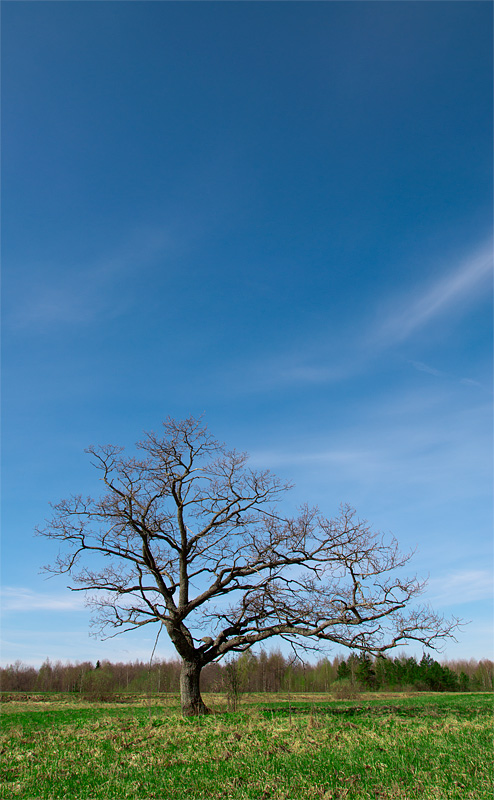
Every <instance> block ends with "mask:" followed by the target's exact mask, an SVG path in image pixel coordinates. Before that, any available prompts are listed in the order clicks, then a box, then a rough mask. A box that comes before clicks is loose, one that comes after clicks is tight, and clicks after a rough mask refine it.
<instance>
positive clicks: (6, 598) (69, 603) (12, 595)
mask: <svg viewBox="0 0 494 800" xmlns="http://www.w3.org/2000/svg"><path fill="white" fill-rule="evenodd" d="M0 597H1V605H2V608H3V610H4V611H29V612H31V613H32V612H35V611H81V610H83V609H84V607H85V599H84V593H82V592H76V593H74V592H70V591H68V590H67V591H66V592H64V593H63V594H44V593H41V592H35V591H33V590H32V589H26V588H24V587H22V586H4V587H3V588H2V590H1V592H0Z"/></svg>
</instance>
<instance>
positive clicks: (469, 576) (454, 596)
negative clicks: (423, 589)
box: [425, 569, 493, 606]
mask: <svg viewBox="0 0 494 800" xmlns="http://www.w3.org/2000/svg"><path fill="white" fill-rule="evenodd" d="M492 587H493V574H492V571H491V570H487V569H462V570H456V571H455V572H451V573H450V574H449V575H445V576H443V577H441V578H432V579H431V580H429V582H428V586H427V596H426V598H425V599H426V600H427V601H428V602H430V603H431V605H433V606H449V605H463V604H465V603H475V602H478V601H482V600H487V601H491V600H492V597H493V588H492Z"/></svg>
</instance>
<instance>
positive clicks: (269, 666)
mask: <svg viewBox="0 0 494 800" xmlns="http://www.w3.org/2000/svg"><path fill="white" fill-rule="evenodd" d="M179 680H180V661H178V660H171V661H164V660H156V661H154V662H153V663H152V664H151V666H150V665H149V663H146V662H144V661H134V662H133V663H129V664H123V663H117V664H113V663H111V662H110V661H101V662H100V661H97V662H96V664H93V663H91V662H89V661H85V662H83V663H75V664H72V663H65V664H63V663H62V662H61V661H57V662H55V663H52V662H51V661H50V660H49V659H47V660H46V661H45V662H44V663H43V664H42V665H41V667H40V668H39V669H35V668H34V667H30V666H27V665H25V664H23V663H22V662H21V661H16V662H15V664H10V665H8V666H7V667H5V668H1V669H0V688H1V690H2V691H4V692H76V693H80V694H82V695H85V696H94V697H96V696H99V697H104V696H109V695H112V694H115V693H122V692H129V693H132V694H140V693H148V692H153V693H154V692H178V691H179ZM201 688H202V690H203V691H205V692H230V691H232V690H233V691H235V692H328V691H336V690H338V689H340V690H344V689H345V688H346V689H355V690H359V689H360V690H374V691H376V690H379V689H383V690H391V691H392V690H396V691H399V690H415V691H436V692H444V691H446V692H454V691H491V690H492V689H493V688H494V662H492V661H490V660H488V659H484V660H482V661H475V660H473V659H471V660H470V661H448V662H444V663H441V664H440V663H438V662H437V661H435V660H434V659H433V658H431V656H429V655H424V656H422V658H421V659H420V661H418V660H417V659H416V658H414V657H413V656H404V655H399V656H397V657H395V658H382V657H380V658H372V657H370V656H368V655H359V656H358V655H351V656H350V657H349V658H347V659H346V660H345V659H344V658H343V657H342V656H336V658H334V659H333V660H329V659H328V658H323V659H320V660H319V661H318V662H317V663H316V664H308V663H303V662H300V661H294V660H293V659H290V658H289V657H287V656H284V655H283V654H282V653H281V652H279V651H274V652H271V653H267V652H265V651H261V652H260V653H259V654H255V653H252V652H246V653H242V654H241V655H240V656H238V657H237V658H235V659H230V660H229V661H226V662H221V663H219V664H210V665H208V666H207V667H205V668H204V669H203V671H202V676H201Z"/></svg>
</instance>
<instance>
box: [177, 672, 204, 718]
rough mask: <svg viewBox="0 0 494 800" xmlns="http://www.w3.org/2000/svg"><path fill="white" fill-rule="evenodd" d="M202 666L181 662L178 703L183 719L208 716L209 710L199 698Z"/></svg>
mask: <svg viewBox="0 0 494 800" xmlns="http://www.w3.org/2000/svg"><path fill="white" fill-rule="evenodd" d="M201 669H202V666H201V665H200V664H198V663H197V662H195V661H186V660H185V659H183V660H182V669H181V672H180V701H181V705H182V714H183V716H184V717H199V716H201V715H202V714H209V713H210V710H209V708H208V707H207V706H206V705H205V704H204V702H203V699H202V697H201V690H200V685H199V684H200V677H201Z"/></svg>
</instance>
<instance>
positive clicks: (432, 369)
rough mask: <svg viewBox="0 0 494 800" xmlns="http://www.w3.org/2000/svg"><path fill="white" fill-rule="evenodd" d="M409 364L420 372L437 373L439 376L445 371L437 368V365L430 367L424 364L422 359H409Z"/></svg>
mask: <svg viewBox="0 0 494 800" xmlns="http://www.w3.org/2000/svg"><path fill="white" fill-rule="evenodd" d="M408 363H409V364H411V365H412V367H413V368H414V369H416V370H418V371H419V372H427V373H428V374H429V375H436V376H437V377H442V376H443V375H444V374H445V373H444V372H441V370H439V369H436V368H435V367H430V366H429V365H428V364H424V363H423V362H422V361H409V362H408Z"/></svg>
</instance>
